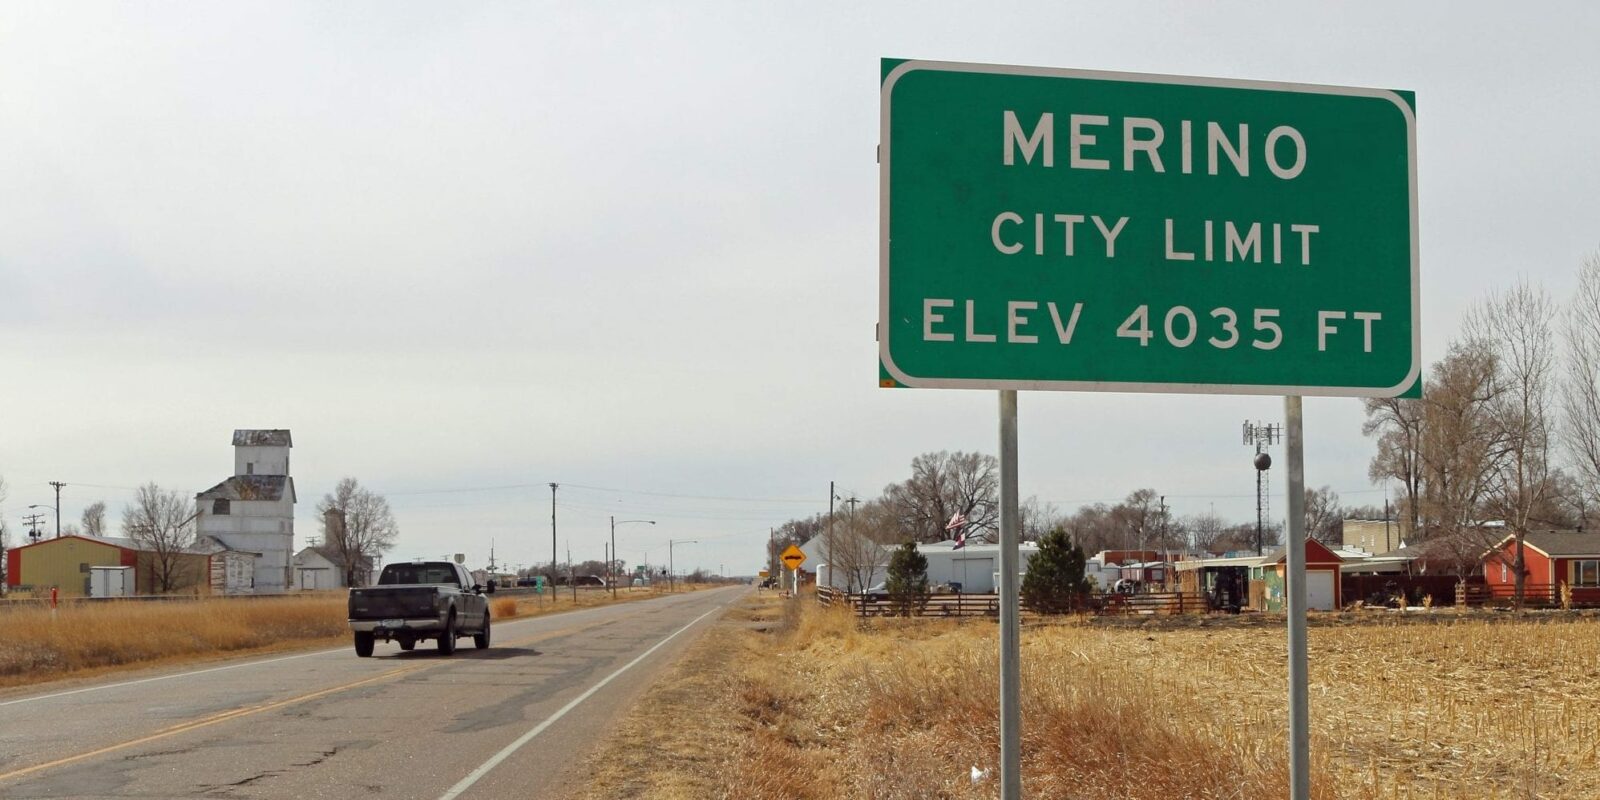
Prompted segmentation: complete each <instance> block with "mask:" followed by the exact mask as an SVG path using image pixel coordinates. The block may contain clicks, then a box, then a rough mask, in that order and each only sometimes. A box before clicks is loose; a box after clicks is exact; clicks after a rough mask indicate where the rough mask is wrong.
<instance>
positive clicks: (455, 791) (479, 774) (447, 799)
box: [439, 604, 727, 800]
mask: <svg viewBox="0 0 1600 800" xmlns="http://www.w3.org/2000/svg"><path fill="white" fill-rule="evenodd" d="M726 607H727V605H726V604H723V605H720V606H717V607H716V608H713V609H711V610H710V611H707V612H706V613H704V614H701V615H700V616H698V617H695V618H694V619H693V620H692V621H690V622H689V624H688V625H685V626H683V627H681V628H679V629H677V630H675V631H673V632H672V633H670V634H668V635H667V638H665V639H662V640H661V641H659V642H656V643H655V644H654V645H651V647H650V649H649V650H646V651H644V652H643V653H640V654H639V655H638V657H637V658H635V659H634V660H632V661H629V662H628V663H627V664H626V665H625V666H623V667H622V668H621V669H619V670H617V671H616V672H613V673H611V674H610V675H607V676H606V677H605V679H604V680H601V681H600V682H599V683H597V684H595V685H593V686H590V687H589V689H588V691H586V692H584V693H583V694H580V695H578V696H577V697H574V698H572V700H571V702H569V703H567V704H566V705H564V706H562V707H561V710H559V711H557V712H556V713H554V714H551V715H550V716H549V717H548V718H546V719H545V721H544V722H541V723H539V724H538V725H535V726H533V729H532V730H530V731H528V732H527V733H524V734H522V735H521V736H518V737H517V740H516V741H514V742H512V743H511V744H508V745H506V746H505V747H504V748H503V749H502V750H501V751H500V752H498V753H495V754H494V755H493V756H491V757H490V758H489V760H488V761H485V762H483V764H482V766H479V767H478V768H477V769H475V770H473V771H472V772H471V773H469V774H468V775H467V777H465V778H462V779H461V781H460V782H459V783H457V784H456V785H454V786H452V787H450V790H449V791H447V792H445V793H444V794H442V795H440V796H439V800H455V798H457V797H459V796H461V793H462V792H465V791H466V790H468V789H471V788H472V785H473V784H475V783H477V782H478V781H479V780H482V778H483V776H485V775H488V774H489V771H490V770H493V769H494V768H495V767H497V766H499V765H500V762H502V761H505V760H506V759H507V758H509V757H510V756H511V755H512V754H513V753H515V752H517V751H518V750H521V749H522V746H523V745H525V744H527V743H528V742H531V741H533V738H534V737H535V736H538V735H539V734H541V733H544V732H545V729H547V728H549V727H550V726H551V725H554V724H555V723H556V722H557V721H558V720H560V719H561V718H562V717H564V716H566V715H567V712H569V711H571V710H572V709H574V708H577V707H578V706H579V705H581V704H582V703H583V701H585V700H588V699H589V698H590V697H592V696H594V693H595V692H598V691H600V690H601V689H603V688H605V685H606V684H608V683H610V682H612V681H614V680H616V679H617V678H618V676H620V675H622V673H624V672H627V671H628V670H630V669H633V667H634V666H635V665H637V664H638V663H639V662H640V661H643V660H645V659H646V658H649V657H650V654H651V653H654V652H655V651H657V650H659V649H661V646H662V645H664V644H666V643H667V642H670V641H672V640H673V639H675V638H677V636H678V634H680V633H683V632H684V631H686V630H689V629H690V628H693V627H694V626H695V625H696V624H697V623H699V622H700V620H703V619H705V618H706V617H709V616H711V615H712V614H715V613H717V612H718V611H721V610H722V609H724V608H726Z"/></svg>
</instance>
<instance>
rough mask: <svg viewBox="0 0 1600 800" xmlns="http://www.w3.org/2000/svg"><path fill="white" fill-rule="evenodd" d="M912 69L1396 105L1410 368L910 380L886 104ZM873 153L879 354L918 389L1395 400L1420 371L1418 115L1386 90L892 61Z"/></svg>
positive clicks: (885, 365) (899, 379) (890, 369)
mask: <svg viewBox="0 0 1600 800" xmlns="http://www.w3.org/2000/svg"><path fill="white" fill-rule="evenodd" d="M915 70H929V71H936V72H969V73H971V72H975V73H984V74H991V75H1027V76H1035V77H1047V78H1079V79H1085V80H1101V81H1121V82H1127V83H1159V84H1176V85H1180V86H1204V87H1211V88H1224V89H1254V90H1262V91H1273V92H1298V93H1303V94H1329V95H1340V96H1345V97H1372V98H1378V99H1383V100H1388V101H1390V102H1392V103H1394V104H1395V106H1396V107H1397V108H1399V109H1400V112H1401V114H1403V115H1404V117H1405V121H1406V161H1407V177H1408V179H1409V181H1410V184H1411V186H1410V189H1411V192H1410V194H1411V370H1410V372H1409V373H1408V374H1407V375H1406V378H1405V380H1403V381H1401V382H1400V383H1398V384H1396V385H1394V386H1391V387H1388V388H1386V389H1374V388H1369V387H1361V386H1269V385H1261V384H1214V383H1149V382H1120V381H1029V380H1005V379H990V378H915V377H912V376H910V375H908V374H906V373H905V372H904V371H902V370H901V369H900V368H899V367H898V366H896V365H895V363H894V359H893V358H891V357H890V355H889V331H890V325H889V163H890V159H891V157H892V155H893V154H892V153H891V148H890V142H891V138H890V135H889V132H890V110H891V108H890V106H891V100H892V98H893V96H894V85H895V83H897V82H898V81H899V80H900V78H902V77H904V76H905V75H906V73H909V72H912V71H915ZM879 92H880V94H879V98H880V99H879V103H878V109H879V112H878V113H879V122H878V124H879V132H878V136H879V139H878V141H879V157H878V359H879V361H880V362H881V363H882V365H883V368H884V369H885V370H887V371H888V373H889V375H890V377H892V378H894V380H895V382H896V383H898V384H900V385H902V386H906V387H909V388H917V389H1012V390H1019V391H1021V390H1027V391H1038V390H1042V391H1084V392H1156V393H1181V394H1245V395H1302V396H1311V397H1398V396H1399V395H1401V394H1403V393H1404V392H1405V391H1406V390H1407V389H1409V388H1411V385H1412V384H1414V383H1416V381H1417V379H1418V377H1419V376H1420V375H1421V374H1422V282H1421V260H1422V259H1421V242H1420V241H1419V240H1418V230H1419V226H1418V214H1417V118H1416V114H1415V113H1414V112H1413V111H1412V110H1411V106H1410V105H1409V104H1408V103H1406V101H1405V99H1404V98H1402V97H1400V95H1399V94H1397V93H1395V92H1393V91H1390V90H1388V89H1366V88H1360V87H1351V86H1325V85H1321V84H1307V83H1283V82H1278V81H1250V80H1237V79H1231V78H1201V77H1193V76H1184V75H1159V74H1152V73H1142V72H1103V71H1099V70H1084V69H1065V68H1055V67H1024V66H1012V65H1005V64H970V63H963V62H959V61H919V60H915V59H911V60H907V61H904V62H902V63H900V64H897V65H895V68H894V69H892V70H890V72H889V74H888V75H886V76H884V78H883V85H882V87H881V89H880V90H879Z"/></svg>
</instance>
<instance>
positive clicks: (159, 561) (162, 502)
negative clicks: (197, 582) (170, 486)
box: [122, 483, 197, 594]
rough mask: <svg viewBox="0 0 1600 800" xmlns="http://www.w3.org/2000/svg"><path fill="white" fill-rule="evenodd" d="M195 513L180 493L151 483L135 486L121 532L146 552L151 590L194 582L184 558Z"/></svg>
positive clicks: (189, 500)
mask: <svg viewBox="0 0 1600 800" xmlns="http://www.w3.org/2000/svg"><path fill="white" fill-rule="evenodd" d="M195 516H196V510H195V507H194V501H193V499H192V498H191V497H188V496H185V495H184V493H183V492H177V491H172V492H169V491H163V490H162V488H161V487H160V486H157V485H156V484H155V483H147V484H145V485H143V486H140V487H139V491H138V493H137V494H136V495H135V496H134V499H133V503H132V505H129V506H128V507H126V508H124V509H123V510H122V531H123V533H124V534H126V535H127V536H128V538H130V539H132V540H133V541H134V544H136V545H137V546H138V548H139V550H140V551H142V552H144V553H146V554H147V555H146V556H145V558H146V559H147V562H148V564H149V570H150V580H151V588H152V589H153V590H155V591H156V592H158V593H160V594H166V593H168V592H171V591H172V590H173V589H176V588H179V587H180V586H183V585H185V584H187V583H188V582H190V581H192V580H193V579H195V578H196V577H197V576H194V575H190V574H189V570H188V569H186V566H187V565H186V563H185V559H184V556H185V555H187V554H189V551H190V548H192V547H193V546H194V541H195V528H194V520H195Z"/></svg>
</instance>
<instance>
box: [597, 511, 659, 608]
mask: <svg viewBox="0 0 1600 800" xmlns="http://www.w3.org/2000/svg"><path fill="white" fill-rule="evenodd" d="M630 522H639V523H643V524H645V525H654V524H656V521H655V520H653V519H625V520H623V521H622V524H624V525H626V524H628V523H630ZM616 560H617V517H616V515H612V517H611V561H616ZM606 571H607V572H608V573H614V572H615V570H613V569H612V568H611V563H610V562H607V563H606ZM611 599H612V600H615V599H617V582H616V581H615V580H613V581H612V582H611Z"/></svg>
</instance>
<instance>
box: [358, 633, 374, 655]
mask: <svg viewBox="0 0 1600 800" xmlns="http://www.w3.org/2000/svg"><path fill="white" fill-rule="evenodd" d="M372 645H373V639H372V633H371V632H366V631H356V655H357V656H358V657H360V658H371V657H372Z"/></svg>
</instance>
